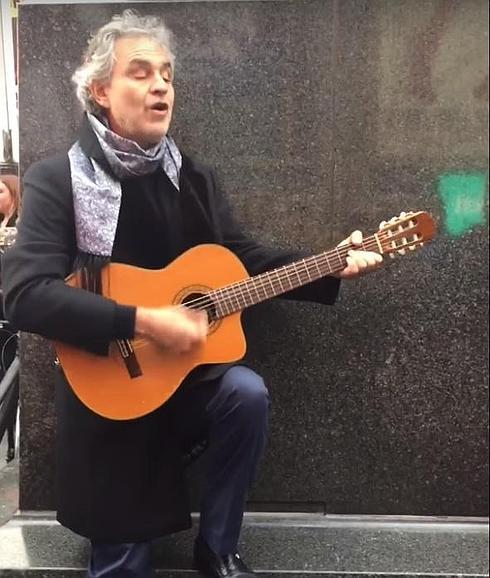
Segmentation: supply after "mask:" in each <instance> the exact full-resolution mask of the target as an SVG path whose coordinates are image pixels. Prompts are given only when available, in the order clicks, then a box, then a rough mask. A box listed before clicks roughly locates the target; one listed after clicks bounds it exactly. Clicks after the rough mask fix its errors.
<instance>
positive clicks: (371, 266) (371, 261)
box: [334, 231, 383, 279]
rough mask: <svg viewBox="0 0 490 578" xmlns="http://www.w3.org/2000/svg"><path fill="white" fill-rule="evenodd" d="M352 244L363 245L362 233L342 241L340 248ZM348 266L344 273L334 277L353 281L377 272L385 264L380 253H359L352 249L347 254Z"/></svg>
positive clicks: (340, 272) (353, 234) (356, 233)
mask: <svg viewBox="0 0 490 578" xmlns="http://www.w3.org/2000/svg"><path fill="white" fill-rule="evenodd" d="M349 244H352V245H354V246H361V245H362V233H361V231H354V232H353V233H352V235H351V236H350V237H348V238H347V239H345V240H344V241H342V243H340V244H339V245H337V246H338V247H342V246H345V245H349ZM346 260H347V266H346V267H345V269H342V271H339V272H338V273H335V274H334V277H339V278H340V279H353V278H355V277H359V276H360V275H364V274H365V273H369V272H370V271H375V270H376V269H378V268H379V266H380V265H381V263H382V262H383V257H382V256H381V255H380V254H379V253H374V252H373V251H357V250H355V249H351V250H350V251H349V252H348V253H347V259H346Z"/></svg>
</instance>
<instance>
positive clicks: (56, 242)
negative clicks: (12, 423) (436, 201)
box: [3, 122, 339, 542]
mask: <svg viewBox="0 0 490 578" xmlns="http://www.w3.org/2000/svg"><path fill="white" fill-rule="evenodd" d="M80 142H81V144H82V147H83V149H84V150H85V152H86V153H87V154H88V155H90V156H92V157H94V158H96V159H97V160H98V161H99V162H100V163H102V164H104V165H105V166H106V168H107V169H108V167H107V165H106V163H105V159H104V156H103V153H102V151H101V149H100V147H99V144H98V142H97V140H96V138H95V136H94V134H93V133H92V131H91V129H90V128H89V126H88V124H87V123H86V122H85V124H84V126H83V128H82V131H81V134H80ZM108 170H110V169H108ZM142 179H144V177H142ZM133 181H134V182H132V183H126V182H124V181H123V182H122V190H123V199H124V195H129V194H130V188H131V186H135V185H137V184H138V182H137V179H133ZM152 182H153V184H154V186H155V187H157V188H158V187H160V186H161V187H168V186H169V181H168V178H167V177H166V175H164V173H163V172H162V173H161V175H157V176H156V177H155V178H154V179H153V181H152ZM70 183H71V177H70V165H69V160H68V156H67V155H66V154H61V155H58V156H56V157H53V158H50V159H47V160H44V161H41V162H39V163H36V164H35V165H33V166H32V167H31V168H30V169H29V170H28V171H27V173H26V175H25V178H24V186H23V190H24V196H23V211H22V215H21V219H20V222H19V223H18V236H17V240H16V243H15V245H14V246H13V247H12V248H11V249H10V251H9V252H8V253H7V255H6V256H5V258H4V265H3V267H4V271H3V285H4V287H3V289H4V297H5V309H6V315H7V317H8V318H9V319H10V320H11V322H12V323H13V324H14V326H15V327H17V328H19V329H21V330H24V331H29V332H33V333H38V334H41V335H44V336H45V337H48V338H50V339H56V340H60V341H66V342H68V343H72V344H75V345H77V346H80V347H84V348H86V349H89V350H92V351H94V352H100V351H101V344H104V343H107V342H109V341H110V340H113V339H116V338H126V337H130V336H131V334H132V332H133V331H134V308H131V307H122V306H120V305H118V304H116V303H114V302H113V301H111V300H109V299H106V298H104V297H102V296H100V295H96V294H93V293H89V292H86V291H84V290H81V289H72V288H68V287H67V286H66V285H65V283H64V279H65V277H66V276H67V275H68V274H69V273H70V272H71V270H72V268H73V263H74V260H75V257H76V255H77V247H76V233H75V225H74V213H73V200H72V191H71V184H70ZM145 186H148V183H147V182H146V184H145ZM172 211H173V212H176V213H178V214H175V217H176V218H175V219H173V216H174V215H172V216H171V220H172V222H173V224H174V226H175V223H178V229H179V230H175V235H174V237H175V238H176V239H177V241H175V239H174V241H173V244H171V243H168V244H165V247H167V245H168V247H169V249H168V250H167V249H163V248H162V249H161V255H158V260H157V261H156V262H155V263H156V265H157V266H159V267H164V266H165V265H166V264H168V263H169V262H170V261H171V260H173V258H175V257H176V256H177V255H178V254H180V253H182V252H183V251H185V250H186V249H188V248H189V247H191V246H194V245H197V244H200V243H209V242H211V243H219V244H222V245H225V246H226V247H228V248H229V249H231V250H232V251H233V252H234V253H235V254H236V255H237V256H238V257H239V258H240V259H241V260H242V261H243V263H244V265H245V267H246V268H247V270H248V271H249V273H250V274H258V273H261V272H264V271H266V270H269V269H272V268H274V267H277V266H281V265H284V264H286V263H289V262H291V261H292V260H294V259H296V258H298V257H299V256H300V255H299V254H297V253H292V252H287V251H279V250H274V249H268V248H265V247H263V246H262V245H259V244H257V243H255V242H253V241H252V240H251V239H249V238H248V237H247V236H246V235H244V234H243V233H242V232H241V230H240V228H239V227H238V225H237V223H236V222H235V220H234V219H233V217H232V215H231V212H230V210H229V207H228V204H227V202H226V199H225V197H224V196H223V194H222V193H221V191H220V190H219V187H217V185H216V179H215V176H214V174H213V172H212V171H211V170H210V169H209V168H207V167H205V166H202V165H200V164H198V163H196V162H194V161H193V160H191V159H190V158H188V157H186V156H184V157H183V165H182V170H181V175H180V192H179V193H178V194H176V196H175V205H174V206H173V208H172ZM121 212H122V211H121ZM166 225H168V221H167V223H162V228H163V229H165V227H166ZM121 227H123V225H122V223H121V214H120V219H119V221H118V232H117V233H116V242H115V247H114V253H113V260H123V261H124V260H125V258H124V255H125V254H126V253H124V252H123V251H122V249H121V250H120V252H121V255H120V258H119V259H118V255H117V251H118V247H117V246H116V244H117V239H118V235H119V237H121V230H120V229H121ZM167 228H168V227H167ZM128 234H130V233H129V231H124V237H125V242H126V245H127V235H128ZM119 246H122V245H119ZM153 253H154V251H153ZM127 254H129V253H127ZM127 261H128V262H129V261H131V262H132V264H134V265H138V266H144V265H145V256H144V255H142V256H141V259H139V258H138V259H137V258H133V257H128V258H127ZM135 261H137V262H135ZM338 286H339V283H338V281H337V280H336V279H333V278H325V279H323V280H321V281H317V282H314V283H312V284H310V285H307V286H305V287H303V288H301V289H298V290H295V291H293V292H290V293H289V294H287V295H286V297H288V298H292V299H301V300H311V301H317V302H322V303H333V302H334V301H335V299H336V296H337V292H338ZM102 349H104V347H102ZM222 371H223V369H222V368H221V367H211V368H205V369H204V370H202V371H201V373H200V374H199V372H197V374H195V375H194V380H195V379H197V375H198V376H199V379H210V378H211V377H214V376H216V375H219V373H220V372H222ZM57 373H58V375H57V384H56V407H57V417H58V431H57V440H58V452H57V480H58V491H57V495H58V505H57V509H58V520H59V521H60V522H61V523H62V524H63V525H65V526H67V527H68V528H71V529H72V530H74V531H75V532H77V533H79V534H82V535H84V536H87V537H89V538H92V539H97V540H101V541H107V542H135V541H141V540H149V539H151V538H155V537H158V536H161V535H164V534H167V533H171V532H175V531H178V530H181V529H185V528H187V527H189V526H190V515H189V508H188V500H187V492H186V487H185V483H184V477H183V466H182V459H181V458H182V456H181V450H180V449H179V448H177V447H176V445H175V443H173V440H172V431H171V425H170V423H171V420H170V419H169V411H171V406H170V405H169V404H165V405H164V406H162V407H161V408H159V409H158V410H156V411H154V412H152V413H151V414H149V415H147V416H144V417H142V418H139V419H135V420H129V421H111V420H108V419H105V418H102V417H100V416H98V415H95V414H94V413H93V412H91V411H90V410H89V409H87V408H86V407H85V406H84V405H82V404H81V402H80V401H79V400H78V399H77V398H76V396H75V395H74V394H73V393H72V390H71V389H70V387H69V385H68V384H67V382H66V380H65V379H64V375H63V373H62V370H61V369H58V372H57ZM188 381H189V380H188ZM185 386H187V384H186V385H185Z"/></svg>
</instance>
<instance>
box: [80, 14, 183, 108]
mask: <svg viewBox="0 0 490 578" xmlns="http://www.w3.org/2000/svg"><path fill="white" fill-rule="evenodd" d="M135 36H147V37H148V38H151V39H152V40H154V41H155V42H157V43H158V44H160V45H161V46H163V47H164V48H165V49H166V50H167V51H168V52H169V55H170V64H171V65H172V68H174V65H175V48H174V38H173V34H172V32H171V31H170V30H169V29H168V28H167V27H166V25H165V24H164V22H163V19H162V18H159V17H157V16H140V15H139V14H138V13H136V12H134V11H133V10H124V12H123V13H122V14H118V15H116V16H113V18H112V20H110V22H108V23H107V24H105V25H104V26H102V28H99V30H97V32H96V33H95V34H94V36H93V37H92V38H91V39H90V40H89V43H88V47H87V50H86V51H85V54H84V59H83V63H82V64H81V66H79V67H78V68H77V69H76V71H75V73H74V74H73V76H72V80H73V82H74V83H75V85H76V92H77V97H78V100H79V101H80V102H81V103H82V106H83V109H84V110H86V111H87V112H91V113H93V114H99V113H101V112H102V108H101V107H100V106H99V105H98V104H97V103H96V102H95V101H94V100H93V98H92V94H91V92H90V85H91V84H92V82H93V81H94V80H97V81H101V82H108V81H109V80H110V78H111V74H112V69H113V66H114V62H115V56H114V46H115V43H116V40H118V39H119V38H126V37H135Z"/></svg>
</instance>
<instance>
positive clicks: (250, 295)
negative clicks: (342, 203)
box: [208, 235, 380, 319]
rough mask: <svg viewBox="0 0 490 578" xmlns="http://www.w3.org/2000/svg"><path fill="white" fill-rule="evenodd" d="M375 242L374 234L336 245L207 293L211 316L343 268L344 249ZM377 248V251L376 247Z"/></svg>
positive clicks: (366, 247)
mask: <svg viewBox="0 0 490 578" xmlns="http://www.w3.org/2000/svg"><path fill="white" fill-rule="evenodd" d="M378 246H379V243H378V240H377V238H376V235H372V236H371V237H366V239H364V241H363V243H362V245H356V246H355V247H354V246H353V245H351V244H347V245H343V246H341V247H336V248H335V249H332V250H330V251H325V252H324V253H320V254H319V255H314V256H313V257H308V258H305V259H300V260H299V261H295V262H294V263H290V264H289V265H285V266H284V267H278V268H277V269H273V270H272V271H267V272H266V273H262V274H260V275H256V276H255V277H249V278H248V279H244V280H243V281H239V282H238V283H233V284H232V285H228V286H226V287H223V288H222V289H217V290H215V291H212V292H211V293H208V297H209V299H210V301H212V303H213V304H214V315H213V316H214V317H215V318H216V319H221V318H223V317H227V316H228V315H232V314H233V313H237V312H238V311H242V310H243V309H246V308H247V307H250V306H251V305H256V304H257V303H261V302H262V301H266V300H267V299H271V298H272V297H277V296H278V295H282V294H283V293H287V292H288V291H291V290H293V289H297V288H298V287H302V286H303V285H306V284H308V283H311V282H313V281H316V280H318V279H321V278H322V277H326V276H327V275H332V274H333V273H337V272H339V271H341V270H342V269H344V267H345V266H346V258H347V253H348V252H349V251H350V250H351V249H357V250H363V251H373V250H377V248H378ZM377 252H380V251H379V250H377Z"/></svg>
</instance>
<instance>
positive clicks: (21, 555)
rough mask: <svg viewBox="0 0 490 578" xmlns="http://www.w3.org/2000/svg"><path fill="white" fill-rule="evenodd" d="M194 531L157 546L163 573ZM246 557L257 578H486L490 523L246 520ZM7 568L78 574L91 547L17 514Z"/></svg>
mask: <svg viewBox="0 0 490 578" xmlns="http://www.w3.org/2000/svg"><path fill="white" fill-rule="evenodd" d="M194 535H195V533H194V532H193V531H192V532H182V533H180V534H177V535H175V536H172V537H168V538H165V539H162V540H159V541H157V542H156V543H155V545H154V565H155V568H157V569H159V571H160V572H161V575H167V573H170V575H172V574H173V573H174V572H175V573H177V572H188V573H190V572H191V570H192V544H193V539H194ZM241 542H242V546H241V552H242V554H243V557H244V559H246V560H248V561H249V563H250V564H251V565H252V566H253V567H254V569H256V570H257V571H258V572H259V574H261V575H265V576H269V575H271V574H276V575H289V574H290V573H292V574H293V575H294V576H296V575H297V576H309V575H313V574H316V573H320V574H323V573H325V574H326V573H328V574H329V575H331V574H336V573H338V574H342V575H343V574H348V575H352V574H354V575H356V574H368V575H377V574H389V575H391V574H393V575H394V574H398V575H399V574H408V575H420V574H422V575H441V574H442V575H454V574H458V575H476V574H479V575H484V574H488V549H487V544H488V525H487V524H486V523H481V522H477V521H476V520H475V521H472V522H468V521H466V522H457V521H427V520H425V521H423V520H414V519H412V520H400V519H391V520H390V519H386V518H385V519H382V518H378V519H375V518H362V517H361V518H349V517H328V516H319V515H310V516H304V515H301V516H284V515H279V516H270V515H254V516H247V517H246V520H245V524H244V530H243V534H242V541H241ZM0 552H1V553H2V554H1V555H0V576H3V574H2V573H1V572H2V570H3V569H4V570H9V571H13V570H17V571H21V570H27V569H30V570H31V571H33V570H35V569H37V570H38V571H40V570H43V569H44V570H52V571H54V570H58V572H60V571H61V569H70V570H71V571H73V572H74V571H80V570H81V569H83V568H84V567H85V565H86V562H87V558H88V543H87V542H86V541H85V540H82V539H81V538H79V537H78V536H76V535H75V534H72V533H71V532H69V531H68V530H66V529H64V528H62V527H61V526H60V525H59V524H57V523H55V522H54V520H53V518H52V517H51V516H49V515H44V514H40V515H37V516H29V515H24V516H18V517H16V518H14V519H13V520H11V521H10V522H9V523H8V524H7V525H6V526H3V527H2V528H1V529H0Z"/></svg>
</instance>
